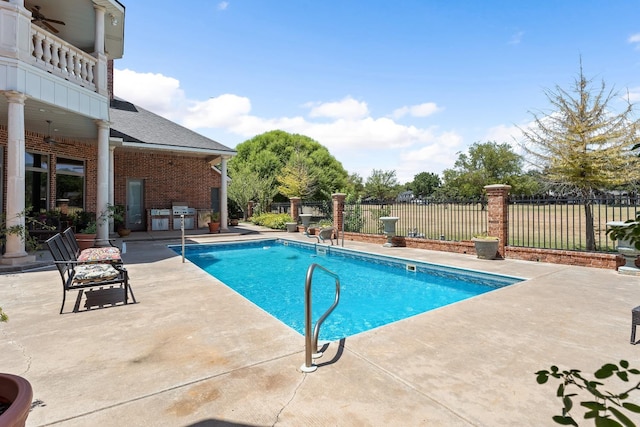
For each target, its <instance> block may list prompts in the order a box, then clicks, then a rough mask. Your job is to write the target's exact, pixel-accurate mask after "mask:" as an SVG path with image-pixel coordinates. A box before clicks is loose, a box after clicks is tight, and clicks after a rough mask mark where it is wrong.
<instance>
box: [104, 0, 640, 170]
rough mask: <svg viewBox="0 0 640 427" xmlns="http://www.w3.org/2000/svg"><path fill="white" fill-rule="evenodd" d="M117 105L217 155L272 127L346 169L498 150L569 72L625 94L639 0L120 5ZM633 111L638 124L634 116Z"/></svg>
mask: <svg viewBox="0 0 640 427" xmlns="http://www.w3.org/2000/svg"><path fill="white" fill-rule="evenodd" d="M123 4H124V5H125V7H126V17H125V23H124V24H125V52H124V56H123V58H121V59H118V60H116V61H115V76H114V92H115V94H116V96H118V97H121V98H124V99H126V100H128V101H130V102H133V103H135V104H138V105H140V106H142V107H143V108H146V109H148V110H150V111H152V112H154V113H156V114H159V115H161V116H163V117H166V118H168V119H170V120H173V121H175V122H176V123H179V124H181V125H183V126H185V127H188V128H190V129H192V130H194V131H196V132H198V133H200V134H202V135H204V136H206V137H209V138H211V139H213V140H215V141H217V142H219V143H221V144H223V145H225V146H227V147H230V148H235V147H236V145H238V144H240V143H242V142H244V141H246V140H248V139H250V138H252V137H254V136H256V135H259V134H261V133H264V132H268V131H270V130H275V129H280V130H284V131H286V132H290V133H297V134H302V135H306V136H308V137H310V138H312V139H314V140H316V141H318V142H319V143H320V144H322V145H323V146H325V147H326V148H327V149H328V150H329V152H330V153H331V154H332V155H333V156H334V157H335V158H336V159H337V160H338V161H339V162H341V163H342V165H343V167H344V168H345V169H346V170H347V171H348V172H349V173H350V174H351V173H357V174H358V175H360V176H361V177H362V178H363V179H364V180H366V178H367V177H369V176H370V175H371V173H372V171H373V170H374V169H378V170H383V171H391V170H393V171H395V172H396V177H397V179H398V181H399V182H400V183H406V182H410V181H412V180H413V178H414V176H415V175H416V174H418V173H421V172H432V173H436V174H439V175H441V173H442V171H443V170H444V169H448V168H452V167H453V166H454V163H455V160H456V159H457V158H458V154H459V153H461V152H467V151H468V148H469V146H470V145H471V144H473V143H483V142H487V141H495V142H497V143H509V144H512V145H513V147H514V150H515V151H516V152H520V150H519V146H518V144H517V141H519V140H520V139H521V138H520V130H519V129H523V128H526V127H527V126H530V124H531V121H532V119H533V115H532V114H534V113H535V114H542V115H545V114H550V113H551V112H552V110H551V105H550V103H549V101H548V98H547V96H546V95H545V91H549V90H551V91H555V90H556V88H561V89H564V90H571V88H572V85H573V84H574V82H575V79H576V78H577V76H578V75H579V72H580V64H581V63H582V69H583V73H584V75H585V76H586V77H588V78H590V79H593V85H594V88H595V89H596V90H597V89H599V88H600V85H601V83H602V82H604V83H605V84H606V86H607V88H610V89H613V90H615V91H617V92H618V93H619V95H620V96H619V97H616V98H615V99H614V102H613V103H612V105H611V107H612V109H614V110H616V111H621V108H623V107H624V105H625V104H624V102H625V100H624V98H625V97H626V96H627V95H628V96H629V98H630V100H631V101H632V102H637V101H640V19H639V18H640V0H601V1H592V0H563V1H556V0H518V1H510V0H503V1H493V0H483V1H477V0H447V1H445V0H437V1H436V0H396V1H390V0H387V1H380V0H341V1H337V0H322V1H319V0H289V1H287V0H271V1H267V0H227V1H216V0H213V1H207V0H188V1H184V2H176V1H175V0H172V1H168V0H154V1H151V0H135V1H126V0H124V1H123ZM636 117H637V116H636Z"/></svg>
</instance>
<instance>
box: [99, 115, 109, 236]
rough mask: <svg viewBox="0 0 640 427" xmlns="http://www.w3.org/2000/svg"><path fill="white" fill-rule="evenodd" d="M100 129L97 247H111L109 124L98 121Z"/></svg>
mask: <svg viewBox="0 0 640 427" xmlns="http://www.w3.org/2000/svg"><path fill="white" fill-rule="evenodd" d="M96 125H97V127H98V173H97V175H98V185H97V192H96V219H97V221H96V222H97V225H98V229H97V233H96V246H108V245H109V221H107V220H106V218H107V217H106V214H107V212H108V211H107V205H108V203H109V122H107V121H104V120H96Z"/></svg>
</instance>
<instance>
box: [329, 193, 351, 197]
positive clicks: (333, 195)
mask: <svg viewBox="0 0 640 427" xmlns="http://www.w3.org/2000/svg"><path fill="white" fill-rule="evenodd" d="M341 196H342V197H346V196H347V194H346V193H333V194H332V195H331V197H341Z"/></svg>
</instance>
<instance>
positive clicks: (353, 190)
mask: <svg viewBox="0 0 640 427" xmlns="http://www.w3.org/2000/svg"><path fill="white" fill-rule="evenodd" d="M345 193H346V194H347V195H349V196H351V197H352V198H353V199H354V200H357V199H359V198H361V197H362V195H363V194H364V184H363V183H362V177H361V176H360V175H358V174H357V173H352V174H350V175H349V177H348V178H347V188H346V189H345Z"/></svg>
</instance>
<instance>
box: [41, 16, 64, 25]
mask: <svg viewBox="0 0 640 427" xmlns="http://www.w3.org/2000/svg"><path fill="white" fill-rule="evenodd" d="M42 20H43V21H47V22H52V23H54V24H60V25H65V23H64V22H62V21H58V20H57V19H49V18H42Z"/></svg>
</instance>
